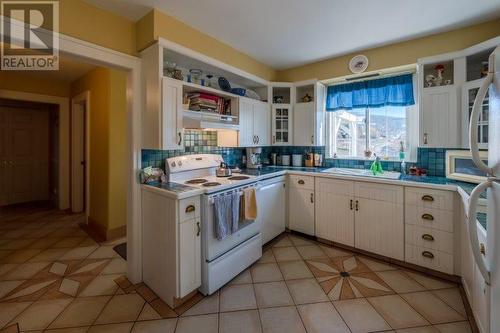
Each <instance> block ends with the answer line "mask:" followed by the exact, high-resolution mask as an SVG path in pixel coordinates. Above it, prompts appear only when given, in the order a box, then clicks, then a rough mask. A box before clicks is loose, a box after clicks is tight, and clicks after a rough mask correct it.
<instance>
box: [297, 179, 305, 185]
mask: <svg viewBox="0 0 500 333" xmlns="http://www.w3.org/2000/svg"><path fill="white" fill-rule="evenodd" d="M297 183H299V184H300V185H304V184H305V183H306V182H304V181H303V180H302V179H299V181H298V182H297Z"/></svg>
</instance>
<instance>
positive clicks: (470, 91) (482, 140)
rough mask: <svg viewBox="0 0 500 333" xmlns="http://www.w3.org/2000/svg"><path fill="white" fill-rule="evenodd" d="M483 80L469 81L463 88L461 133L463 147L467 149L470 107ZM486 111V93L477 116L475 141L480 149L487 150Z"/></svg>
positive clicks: (487, 101)
mask: <svg viewBox="0 0 500 333" xmlns="http://www.w3.org/2000/svg"><path fill="white" fill-rule="evenodd" d="M482 82H483V79H479V80H474V81H470V82H467V83H465V84H464V86H463V93H462V99H463V106H462V112H463V113H462V120H463V124H462V129H463V130H462V133H463V142H464V147H469V123H470V116H471V114H472V106H473V105H474V100H475V99H476V95H477V92H478V90H479V87H480V86H481V83H482ZM488 109H489V98H488V93H486V98H485V99H484V101H483V105H482V112H481V114H480V115H479V122H478V127H479V128H478V132H477V136H478V137H477V140H478V143H479V148H480V149H488Z"/></svg>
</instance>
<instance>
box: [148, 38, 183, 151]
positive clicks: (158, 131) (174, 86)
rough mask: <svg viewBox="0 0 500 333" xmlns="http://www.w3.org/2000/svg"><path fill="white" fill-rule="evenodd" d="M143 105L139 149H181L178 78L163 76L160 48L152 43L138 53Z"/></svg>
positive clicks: (180, 84) (180, 108) (180, 91)
mask: <svg viewBox="0 0 500 333" xmlns="http://www.w3.org/2000/svg"><path fill="white" fill-rule="evenodd" d="M141 58H142V64H143V65H142V81H143V87H144V91H145V94H144V96H145V97H144V98H145V106H144V108H143V112H142V148H145V149H161V150H167V149H182V148H183V147H184V142H183V131H182V81H179V80H174V79H170V78H164V77H163V60H162V59H163V48H162V47H161V46H160V45H159V44H155V45H152V46H150V47H149V48H147V49H146V50H144V51H143V52H142V53H141Z"/></svg>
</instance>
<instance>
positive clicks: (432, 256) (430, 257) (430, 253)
mask: <svg viewBox="0 0 500 333" xmlns="http://www.w3.org/2000/svg"><path fill="white" fill-rule="evenodd" d="M422 257H425V258H429V259H434V255H433V254H432V252H429V251H424V252H422Z"/></svg>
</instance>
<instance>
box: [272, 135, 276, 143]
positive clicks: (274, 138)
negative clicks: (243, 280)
mask: <svg viewBox="0 0 500 333" xmlns="http://www.w3.org/2000/svg"><path fill="white" fill-rule="evenodd" d="M273 143H276V135H273Z"/></svg>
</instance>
